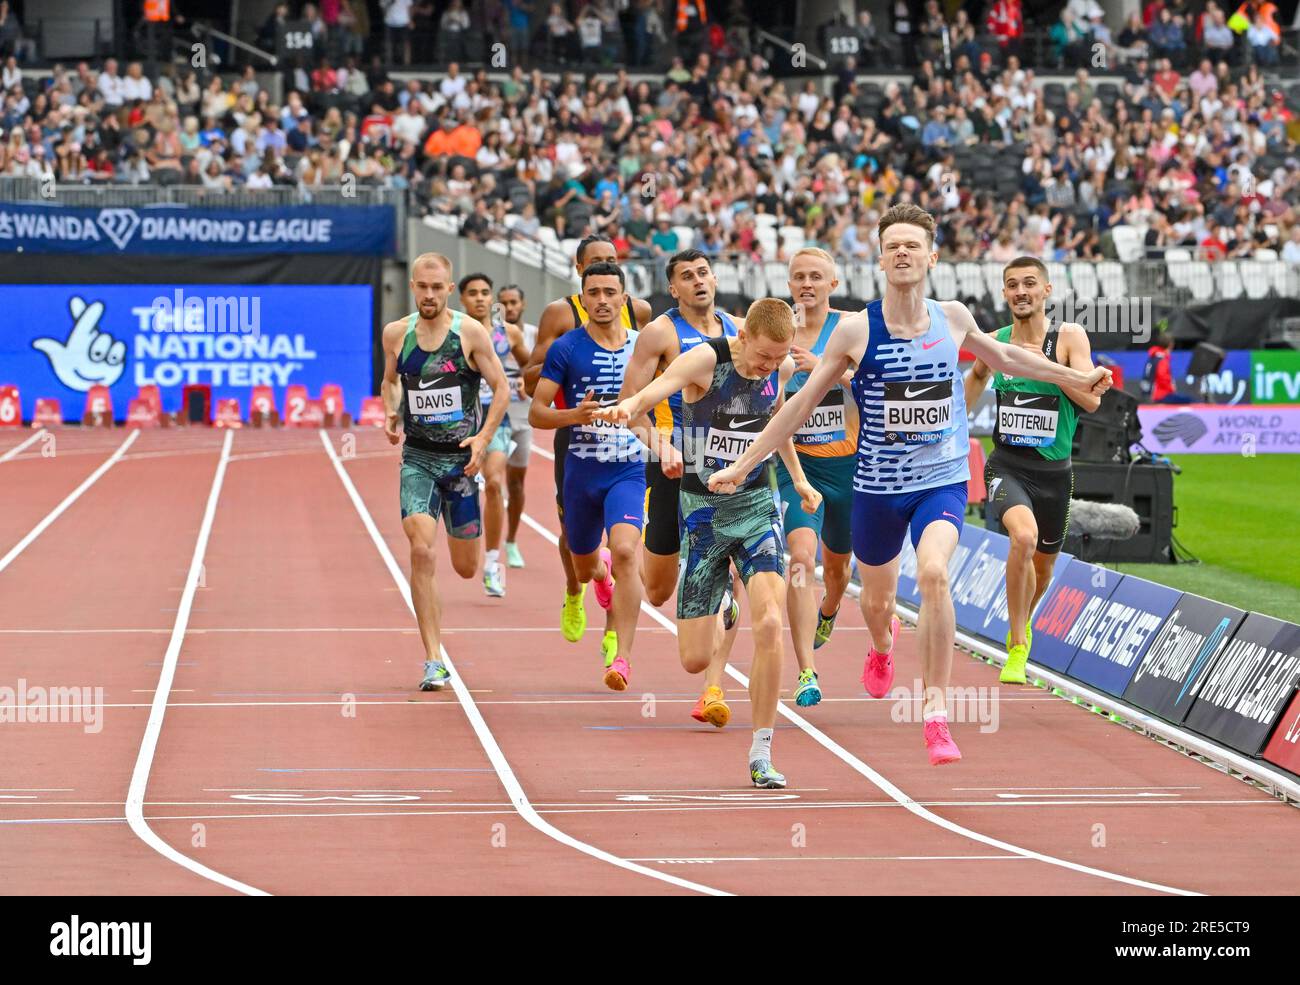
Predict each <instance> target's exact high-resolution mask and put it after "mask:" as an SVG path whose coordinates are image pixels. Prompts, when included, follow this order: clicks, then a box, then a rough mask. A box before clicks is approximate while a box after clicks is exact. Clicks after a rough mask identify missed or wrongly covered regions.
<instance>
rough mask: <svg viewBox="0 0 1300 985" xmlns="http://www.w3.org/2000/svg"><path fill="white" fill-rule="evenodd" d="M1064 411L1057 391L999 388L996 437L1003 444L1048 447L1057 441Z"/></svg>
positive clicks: (1022, 446) (1023, 446)
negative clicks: (1061, 415)
mask: <svg viewBox="0 0 1300 985" xmlns="http://www.w3.org/2000/svg"><path fill="white" fill-rule="evenodd" d="M1060 414H1061V410H1060V398H1059V397H1057V396H1056V395H1055V394H1051V393H1027V392H1025V391H1023V390H999V391H998V426H997V431H996V432H995V434H996V440H997V442H998V444H1001V445H1015V446H1018V447H1021V448H1046V447H1047V446H1048V445H1050V444H1051V443H1052V442H1054V441H1055V440H1056V422H1057V419H1058V418H1059V417H1060Z"/></svg>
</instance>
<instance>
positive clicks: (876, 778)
mask: <svg viewBox="0 0 1300 985" xmlns="http://www.w3.org/2000/svg"><path fill="white" fill-rule="evenodd" d="M523 521H524V522H525V523H526V524H528V525H529V526H530V527H532V528H533V529H534V530H536V531H537V532H538V533H539V534H541V535H542V536H543V537H545V538H546V539H547V540H549V541H550V542H551V543H552V544H555V545H557V546H558V544H559V538H558V537H557V536H556V535H555V534H553V533H551V531H550V530H548V529H547V528H546V527H544V526H542V525H541V524H540V523H538V522H537V521H536V520H534V519H533V518H532V517H531V516H529V515H528V514H527V513H525V514H523ZM641 609H642V610H643V611H644V612H646V613H648V614H649V616H650V618H652V619H654V620H656V621H657V622H658V623H659V624H660V625H662V626H664V627H665V628H667V629H670V630H672V632H673V634H674V635H676V633H677V627H676V626H675V625H674V624H673V623H672V622H671V621H670V620H669V619H668V618H667V617H665V616H664V614H663V613H662V612H660V611H659V610H658V609H655V608H653V607H652V606H650V605H648V604H646V603H645V602H642V603H641ZM726 669H727V673H728V674H729V675H730V676H731V678H732V679H733V680H735V681H737V682H738V683H740V684H741V685H743V686H744V687H749V678H748V677H746V676H745V675H744V674H742V673H741V672H740V671H738V670H737V669H736V668H735V667H733V666H732V665H731V664H727V668H726ZM777 712H778V713H779V714H781V715H783V716H784V717H785V718H787V719H789V720H790V721H791V722H793V723H794V724H795V725H797V726H798V727H799V728H800V729H802V730H803V731H804V732H805V733H806V734H807V735H808V736H809V737H810V738H812V739H813V741H815V742H816V743H817V744H818V745H820V746H821V747H822V748H824V749H826V750H827V751H828V752H830V753H831V754H832V755H834V756H835V757H836V758H837V759H839V760H840V761H841V762H843V763H844V764H846V765H847V766H849V767H850V768H851V769H853V770H854V771H855V772H857V773H859V774H860V775H862V776H863V777H865V778H866V779H867V780H868V781H869V782H870V783H871V784H872V785H874V786H875V787H877V788H878V789H879V790H880V791H881V792H882V793H884V794H885V795H886V796H887V797H890V798H891V799H892V800H894V801H895V802H896V803H898V804H899V805H901V806H903V807H905V808H906V809H907V810H908V811H910V812H911V813H912V814H914V815H916V816H917V817H919V818H921V819H922V820H924V821H929V822H930V823H931V824H935V825H938V826H939V827H941V828H943V829H945V830H947V831H951V832H952V833H953V834H957V835H962V836H964V837H967V838H970V839H972V840H973V841H978V842H980V843H981V844H985V845H988V846H990V847H992V848H997V849H1000V850H1001V851H1004V852H1011V853H1012V854H1015V855H1023V856H1025V857H1026V858H1033V859H1037V860H1038V861H1040V862H1045V863H1047V864H1048V865H1055V866H1059V867H1061V868H1064V869H1070V870H1072V871H1074V872H1081V873H1083V874H1084V875H1090V876H1096V877H1098V878H1100V879H1109V880H1111V881H1113V882H1120V883H1124V884H1125V885H1129V886H1137V887H1139V888H1141V889H1150V890H1153V891H1154V892H1160V893H1170V894H1173V895H1176V896H1200V895H1202V894H1201V893H1197V892H1194V891H1192V890H1188V889H1178V888H1177V887H1174V886H1165V885H1162V884H1160V883H1155V882H1147V881H1146V880H1144V879H1135V878H1133V877H1131V876H1125V875H1120V874H1119V873H1116V872H1107V871H1106V870H1104V869H1096V868H1093V867H1092V866H1089V865H1081V864H1079V863H1078V862H1071V861H1069V860H1068V859H1062V858H1056V857H1055V856H1053V855H1044V854H1043V853H1041V852H1036V851H1034V850H1032V849H1029V848H1022V847H1020V846H1019V845H1013V844H1011V843H1010V842H1006V841H1002V840H1001V839H999V838H993V837H991V836H989V835H986V834H981V833H980V832H978V831H972V830H971V829H970V828H966V827H963V826H962V825H960V824H957V823H955V822H953V821H950V820H948V819H947V818H945V817H942V816H940V815H938V814H935V813H934V812H933V811H930V810H927V809H926V808H925V807H923V806H921V804H919V803H917V802H916V801H915V800H913V799H912V798H911V797H909V796H908V795H907V794H905V793H904V792H903V791H902V790H901V789H899V788H898V787H897V786H896V785H895V784H894V783H892V782H891V781H890V780H888V779H886V778H885V777H884V776H883V775H882V774H880V773H878V772H876V770H874V769H872V768H871V767H870V766H868V765H867V764H866V763H865V762H863V761H862V760H861V759H859V758H858V757H857V756H855V755H853V754H852V753H851V752H849V751H848V750H847V749H845V748H844V747H843V746H841V745H840V744H839V743H838V742H836V741H835V740H834V739H832V738H831V737H830V736H828V735H827V734H826V733H825V732H823V731H822V730H821V729H819V728H817V727H816V726H815V725H813V724H812V723H811V722H809V721H808V720H807V719H806V718H803V717H802V716H801V715H799V714H797V713H796V712H794V711H791V710H790V707H789V706H788V705H787V704H785V702H778V703H777Z"/></svg>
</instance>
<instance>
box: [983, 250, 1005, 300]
mask: <svg viewBox="0 0 1300 985" xmlns="http://www.w3.org/2000/svg"><path fill="white" fill-rule="evenodd" d="M984 286H985V287H987V288H988V291H989V298H990V299H992V301H993V306H994V307H995V308H997V309H998V310H999V311H1001V310H1002V309H1004V308H1006V306H1007V301H1006V298H1004V297H1003V296H1002V264H1000V263H998V262H997V261H985V263H984Z"/></svg>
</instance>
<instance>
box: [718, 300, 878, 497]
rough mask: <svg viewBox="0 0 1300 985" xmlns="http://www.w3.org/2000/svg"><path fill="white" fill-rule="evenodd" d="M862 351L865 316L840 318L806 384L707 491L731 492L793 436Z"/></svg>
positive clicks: (719, 473) (865, 338)
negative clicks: (752, 470) (747, 449)
mask: <svg viewBox="0 0 1300 985" xmlns="http://www.w3.org/2000/svg"><path fill="white" fill-rule="evenodd" d="M866 348H867V319H866V317H865V316H863V315H850V316H849V317H848V318H844V319H841V321H840V323H839V324H838V325H836V326H835V331H833V332H831V337H830V340H829V341H828V342H827V343H826V351H825V352H824V353H822V357H821V359H820V360H819V361H818V363H817V368H816V369H814V370H813V371H812V373H810V374H809V376H808V382H806V383H805V384H804V385H803V386H802V387H800V388H799V392H798V393H796V394H795V395H794V396H793V397H791V398H790V399H789V400H787V401H785V404H784V406H782V407H781V409H780V410H778V411H777V412H776V415H775V416H774V417H773V418H772V419H771V420H770V421H768V422H767V427H765V428H763V431H762V433H761V434H759V436H758V437H757V438H756V439H755V440H754V443H753V444H752V445H750V446H749V451H747V452H745V454H743V455H741V456H740V458H739V459H738V460H737V461H735V462H733V463H732V464H731V465H730V466H728V467H727V468H725V469H722V470H720V471H718V472H715V473H713V475H711V476H710V477H709V488H710V489H711V490H713V491H714V492H735V490H736V486H737V485H738V484H739V483H740V482H741V481H742V480H743V479H744V478H745V476H747V475H749V472H750V470H751V469H752V468H753V467H754V466H755V465H757V464H758V463H759V462H761V461H763V459H765V458H767V456H768V455H770V454H772V453H773V452H774V451H776V450H777V449H778V448H779V447H780V446H781V443H782V442H784V441H789V440H790V439H791V438H793V437H794V433H795V432H796V431H798V430H799V428H800V427H802V426H803V422H804V421H806V420H808V417H809V415H810V414H812V412H813V408H814V407H816V406H817V405H818V404H819V403H820V402H821V399H822V397H824V396H826V394H827V393H828V392H829V391H830V388H831V387H833V386H835V385H836V384H838V383H839V381H840V380H841V378H843V376H844V374H845V372H846V371H848V370H850V369H852V368H853V367H855V366H856V365H857V354H858V353H861V352H864V351H866Z"/></svg>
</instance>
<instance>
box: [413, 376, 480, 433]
mask: <svg viewBox="0 0 1300 985" xmlns="http://www.w3.org/2000/svg"><path fill="white" fill-rule="evenodd" d="M405 382H406V409H407V410H408V411H409V412H410V414H411V416H412V417H418V418H420V419H421V421H423V423H425V424H451V423H453V422H455V421H459V420H462V419H464V417H465V408H464V407H462V406H461V401H460V378H459V377H458V376H457V375H456V374H455V373H444V374H442V375H441V376H435V377H433V378H432V379H428V380H422V379H420V378H419V377H416V376H408V377H406V378H405Z"/></svg>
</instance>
